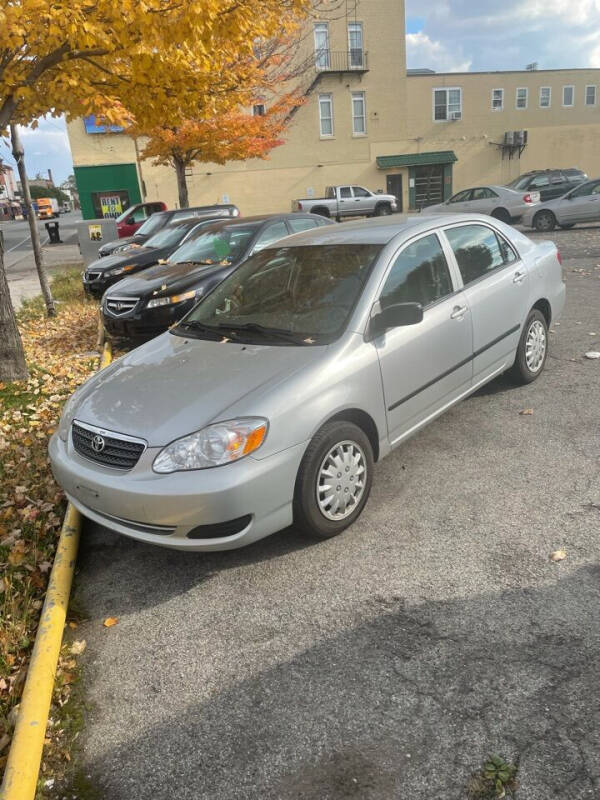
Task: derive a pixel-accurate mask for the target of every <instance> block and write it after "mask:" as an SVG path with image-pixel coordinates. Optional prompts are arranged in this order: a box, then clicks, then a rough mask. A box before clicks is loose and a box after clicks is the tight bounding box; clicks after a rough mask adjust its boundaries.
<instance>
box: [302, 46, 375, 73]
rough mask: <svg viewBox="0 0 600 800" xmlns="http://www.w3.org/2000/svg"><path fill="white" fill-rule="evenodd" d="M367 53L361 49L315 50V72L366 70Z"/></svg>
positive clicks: (367, 63)
mask: <svg viewBox="0 0 600 800" xmlns="http://www.w3.org/2000/svg"><path fill="white" fill-rule="evenodd" d="M367 56H368V53H367V52H366V51H365V50H362V49H352V50H317V51H316V52H315V68H316V70H317V72H367V71H368V69H369V66H368V65H369V61H368V58H367Z"/></svg>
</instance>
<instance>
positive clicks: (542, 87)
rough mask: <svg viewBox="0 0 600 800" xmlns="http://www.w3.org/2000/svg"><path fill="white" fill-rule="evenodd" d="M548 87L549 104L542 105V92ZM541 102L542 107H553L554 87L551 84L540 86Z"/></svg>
mask: <svg viewBox="0 0 600 800" xmlns="http://www.w3.org/2000/svg"><path fill="white" fill-rule="evenodd" d="M545 89H547V90H548V105H547V106H544V105H542V92H543V91H544V90H545ZM539 104H540V108H551V107H552V87H551V86H540V96H539Z"/></svg>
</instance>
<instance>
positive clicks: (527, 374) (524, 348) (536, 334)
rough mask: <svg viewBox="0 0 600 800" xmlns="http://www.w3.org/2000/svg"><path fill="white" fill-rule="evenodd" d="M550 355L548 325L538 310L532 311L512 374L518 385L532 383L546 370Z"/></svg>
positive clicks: (524, 328)
mask: <svg viewBox="0 0 600 800" xmlns="http://www.w3.org/2000/svg"><path fill="white" fill-rule="evenodd" d="M547 355H548V325H547V323H546V317H545V316H544V315H543V314H542V312H541V311H538V309H537V308H534V309H532V310H531V311H530V312H529V316H528V317H527V322H526V323H525V325H524V326H523V332H522V333H521V339H520V341H519V346H518V348H517V355H516V358H515V363H514V364H513V366H512V368H511V370H510V374H511V377H512V378H513V379H514V380H515V381H516V382H517V383H531V382H532V381H534V380H535V379H536V378H537V377H538V376H539V374H540V373H541V372H542V370H543V369H544V365H545V363H546V357H547Z"/></svg>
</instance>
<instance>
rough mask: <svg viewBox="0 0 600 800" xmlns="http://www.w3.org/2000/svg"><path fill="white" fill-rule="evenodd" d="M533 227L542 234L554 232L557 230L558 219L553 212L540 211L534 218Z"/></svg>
mask: <svg viewBox="0 0 600 800" xmlns="http://www.w3.org/2000/svg"><path fill="white" fill-rule="evenodd" d="M533 227H534V228H535V229H536V231H541V232H542V233H545V232H547V231H553V230H554V228H556V217H555V216H554V214H553V213H552V212H551V211H538V213H537V214H536V215H535V217H534V218H533Z"/></svg>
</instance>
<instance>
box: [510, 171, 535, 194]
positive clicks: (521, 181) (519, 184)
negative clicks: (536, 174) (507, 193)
mask: <svg viewBox="0 0 600 800" xmlns="http://www.w3.org/2000/svg"><path fill="white" fill-rule="evenodd" d="M530 180H531V175H526V176H525V177H524V178H515V179H514V181H511V182H510V183H507V184H506V186H507V188H508V189H515V190H516V191H517V192H518V191H519V190H520V189H526V188H527V184H528V183H529V181H530Z"/></svg>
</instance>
